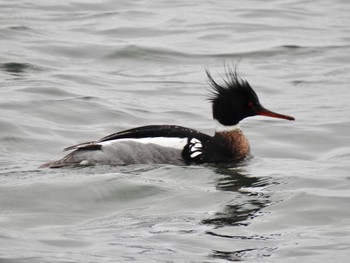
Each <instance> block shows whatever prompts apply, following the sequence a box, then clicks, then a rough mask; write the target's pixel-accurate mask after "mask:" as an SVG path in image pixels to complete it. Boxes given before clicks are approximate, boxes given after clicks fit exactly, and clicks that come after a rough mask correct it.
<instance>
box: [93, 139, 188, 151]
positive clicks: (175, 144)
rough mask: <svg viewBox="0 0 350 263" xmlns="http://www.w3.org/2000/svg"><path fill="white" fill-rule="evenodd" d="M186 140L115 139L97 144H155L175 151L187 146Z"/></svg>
mask: <svg viewBox="0 0 350 263" xmlns="http://www.w3.org/2000/svg"><path fill="white" fill-rule="evenodd" d="M187 140H188V138H174V137H148V138H140V139H134V138H133V139H131V138H130V139H117V140H110V141H105V142H101V143H99V144H101V145H108V144H114V143H118V142H130V141H131V142H137V143H143V144H149V143H152V144H157V145H160V146H163V147H171V148H175V149H180V150H182V149H183V148H184V147H185V145H186V144H187Z"/></svg>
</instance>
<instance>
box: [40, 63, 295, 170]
mask: <svg viewBox="0 0 350 263" xmlns="http://www.w3.org/2000/svg"><path fill="white" fill-rule="evenodd" d="M206 73H207V77H208V84H209V85H210V87H211V96H210V98H209V100H210V102H211V104H212V113H213V119H214V120H215V121H216V122H217V127H216V130H215V134H214V136H211V135H207V134H204V133H201V132H199V131H197V130H194V129H190V128H186V127H182V126H177V125H149V126H142V127H137V128H133V129H129V130H124V131H120V132H117V133H113V134H111V135H108V136H106V137H103V138H101V139H99V140H97V141H91V142H86V143H81V144H77V145H73V146H70V147H67V148H65V149H64V150H65V151H71V152H70V153H69V154H68V155H66V156H65V157H63V158H62V159H60V160H58V161H52V162H48V163H45V164H43V165H42V166H41V168H44V167H49V168H59V167H66V166H79V165H80V166H86V165H96V164H107V165H116V166H118V165H127V164H152V163H153V164H203V163H224V162H237V161H240V160H243V159H244V158H245V157H247V156H248V155H249V154H250V146H249V142H248V140H247V138H246V136H245V135H244V134H243V132H242V130H241V129H240V128H239V122H240V121H241V120H243V119H244V118H247V117H251V116H255V115H263V116H268V117H274V118H280V119H286V120H294V117H291V116H288V115H283V114H279V113H276V112H272V111H270V110H267V109H266V108H264V107H263V106H262V105H261V104H260V101H259V98H258V96H257V94H256V93H255V91H254V90H253V89H252V87H251V86H250V85H249V83H248V82H247V81H246V80H244V79H242V78H241V77H239V76H238V74H237V72H236V70H231V69H228V70H226V74H225V77H224V78H223V83H222V84H219V83H218V82H216V81H215V80H214V79H213V77H212V76H211V74H210V73H209V71H206Z"/></svg>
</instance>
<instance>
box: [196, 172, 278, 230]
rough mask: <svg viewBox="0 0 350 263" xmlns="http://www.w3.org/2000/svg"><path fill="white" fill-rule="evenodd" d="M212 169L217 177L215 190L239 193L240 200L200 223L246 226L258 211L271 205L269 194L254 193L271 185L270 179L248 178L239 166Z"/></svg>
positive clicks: (219, 225) (235, 200)
mask: <svg viewBox="0 0 350 263" xmlns="http://www.w3.org/2000/svg"><path fill="white" fill-rule="evenodd" d="M214 169H215V172H216V174H217V175H218V177H217V179H216V189H218V190H221V191H231V192H235V193H239V197H240V198H235V199H234V200H232V203H230V204H226V205H225V207H224V209H223V210H222V211H219V212H217V213H215V215H214V216H213V217H212V218H207V219H205V220H203V221H202V223H204V224H213V225H215V227H224V226H236V225H247V224H249V222H248V220H251V219H253V218H254V217H256V216H258V215H260V214H261V213H259V212H260V210H261V209H262V208H264V207H266V206H268V205H269V204H270V203H271V201H270V199H269V197H270V194H269V193H262V192H256V191H254V189H256V190H258V189H260V188H261V187H266V186H268V185H269V184H271V183H272V182H271V181H272V179H271V178H266V177H254V176H250V175H249V174H248V173H247V172H246V171H245V170H244V167H239V166H237V167H232V166H231V167H230V166H220V167H215V168H214ZM244 189H251V190H249V191H244Z"/></svg>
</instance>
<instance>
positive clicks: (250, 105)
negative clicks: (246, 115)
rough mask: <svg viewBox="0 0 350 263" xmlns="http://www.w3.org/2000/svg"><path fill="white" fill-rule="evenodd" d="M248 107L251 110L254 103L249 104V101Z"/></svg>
mask: <svg viewBox="0 0 350 263" xmlns="http://www.w3.org/2000/svg"><path fill="white" fill-rule="evenodd" d="M248 107H249V108H251V109H252V108H254V103H253V102H251V101H249V102H248Z"/></svg>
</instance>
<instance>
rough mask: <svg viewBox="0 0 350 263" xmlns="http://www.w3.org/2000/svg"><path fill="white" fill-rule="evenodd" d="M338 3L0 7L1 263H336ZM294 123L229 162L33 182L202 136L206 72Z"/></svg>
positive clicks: (341, 178)
mask: <svg viewBox="0 0 350 263" xmlns="http://www.w3.org/2000/svg"><path fill="white" fill-rule="evenodd" d="M349 11H350V6H349V4H348V3H347V1H344V0H343V1H341V0H337V1H317V2H315V1H311V2H310V1H306V0H300V1H288V0H287V1H269V2H261V1H235V2H232V1H219V2H216V1H187V2H174V1H173V2H169V1H107V0H104V1H99V2H98V3H97V2H96V1H88V0H86V1H83V0H81V1H65V2H57V3H56V2H54V1H4V0H3V1H2V2H1V3H0V14H1V16H0V17H1V24H0V25H1V26H0V39H1V40H0V47H1V52H0V79H1V83H0V93H1V96H0V127H1V131H0V261H1V262H124V261H126V262H128V261H129V262H229V261H258V262H347V260H348V257H349V256H350V238H349V236H350V225H349V218H350V210H349V198H350V195H349V190H350V181H349V178H350V177H349V170H350V169H349V168H350V162H349V160H350V146H349V145H350V139H349V131H350V117H349V101H350V93H349V84H348V83H349V81H350V77H349V70H350V66H349V65H350V63H349V62H350V57H349V56H348V54H349V53H350V38H349V32H350V30H349V25H350V19H349V15H348V14H349ZM225 63H226V64H239V72H240V73H241V75H242V77H244V78H246V79H247V80H248V81H249V82H250V84H251V85H252V86H253V87H254V88H255V90H256V91H257V93H258V94H259V97H260V100H261V102H262V104H263V105H264V106H266V107H267V108H270V109H271V110H275V111H277V112H281V113H285V114H290V115H292V116H294V117H295V118H296V122H287V121H283V120H273V119H267V118H263V117H255V118H250V119H247V120H245V121H244V122H242V124H241V126H242V129H243V130H244V131H245V133H246V135H247V136H248V138H249V140H250V143H251V146H252V150H253V153H254V157H253V158H252V159H250V160H247V161H246V162H244V163H240V164H238V165H226V166H224V165H221V166H210V165H203V166H188V167H187V166H170V165H154V166H152V165H147V166H145V165H133V166H126V167H106V166H99V167H87V168H83V169H58V170H39V169H38V166H39V165H40V164H42V163H43V162H46V161H48V160H52V159H57V158H59V157H62V156H63V153H61V149H63V148H64V147H66V146H69V145H72V144H76V143H79V142H84V141H88V140H92V139H97V138H100V137H102V136H105V135H107V134H110V133H113V132H116V131H119V130H122V129H126V128H132V127H135V126H141V125H147V124H178V125H183V126H188V127H191V128H195V129H198V130H200V131H202V132H206V133H212V132H213V122H212V120H211V112H210V105H209V103H208V101H207V100H206V98H207V94H208V92H207V86H208V85H207V83H206V76H205V72H204V70H205V69H206V68H208V69H210V71H211V72H212V73H213V75H214V77H216V78H217V77H218V75H219V74H222V73H223V65H224V64H225Z"/></svg>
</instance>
